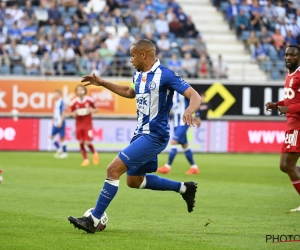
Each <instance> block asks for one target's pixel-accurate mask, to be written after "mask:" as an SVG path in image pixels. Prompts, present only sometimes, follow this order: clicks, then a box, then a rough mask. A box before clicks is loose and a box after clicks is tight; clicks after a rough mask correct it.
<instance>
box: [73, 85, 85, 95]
mask: <svg viewBox="0 0 300 250" xmlns="http://www.w3.org/2000/svg"><path fill="white" fill-rule="evenodd" d="M79 87H81V88H83V89H84V94H85V95H86V93H87V89H86V87H85V86H84V85H82V84H78V85H77V86H76V88H75V92H77V89H78V88H79Z"/></svg>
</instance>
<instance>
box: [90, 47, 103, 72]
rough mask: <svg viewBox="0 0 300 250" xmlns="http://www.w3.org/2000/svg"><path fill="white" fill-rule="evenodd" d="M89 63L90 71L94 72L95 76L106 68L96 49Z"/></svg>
mask: <svg viewBox="0 0 300 250" xmlns="http://www.w3.org/2000/svg"><path fill="white" fill-rule="evenodd" d="M89 64H90V70H91V73H95V74H96V75H97V76H101V75H103V73H104V72H105V70H106V68H107V65H106V63H105V61H104V60H103V59H101V58H100V55H99V53H98V52H97V51H95V52H94V53H92V55H91V58H90V60H89Z"/></svg>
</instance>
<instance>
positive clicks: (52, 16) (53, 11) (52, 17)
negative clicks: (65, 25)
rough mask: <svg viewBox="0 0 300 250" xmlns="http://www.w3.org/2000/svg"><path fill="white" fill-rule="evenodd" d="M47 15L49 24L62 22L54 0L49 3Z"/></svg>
mask: <svg viewBox="0 0 300 250" xmlns="http://www.w3.org/2000/svg"><path fill="white" fill-rule="evenodd" d="M48 16H49V19H48V23H49V24H56V25H60V24H62V16H61V14H60V12H59V11H58V9H57V6H56V3H55V2H53V3H52V4H51V8H50V9H49V10H48Z"/></svg>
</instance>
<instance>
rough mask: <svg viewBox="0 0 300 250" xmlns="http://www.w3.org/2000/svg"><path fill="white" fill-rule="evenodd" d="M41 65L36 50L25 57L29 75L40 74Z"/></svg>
mask: <svg viewBox="0 0 300 250" xmlns="http://www.w3.org/2000/svg"><path fill="white" fill-rule="evenodd" d="M39 67H40V59H39V58H38V57H37V56H36V54H35V53H34V52H31V53H30V55H29V56H28V57H27V58H26V59H25V68H26V74H27V75H38V74H39V73H40V72H39Z"/></svg>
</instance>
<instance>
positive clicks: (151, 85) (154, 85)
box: [149, 81, 156, 90]
mask: <svg viewBox="0 0 300 250" xmlns="http://www.w3.org/2000/svg"><path fill="white" fill-rule="evenodd" d="M155 88H156V83H155V82H153V81H151V82H150V83H149V89H150V90H154V89H155Z"/></svg>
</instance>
